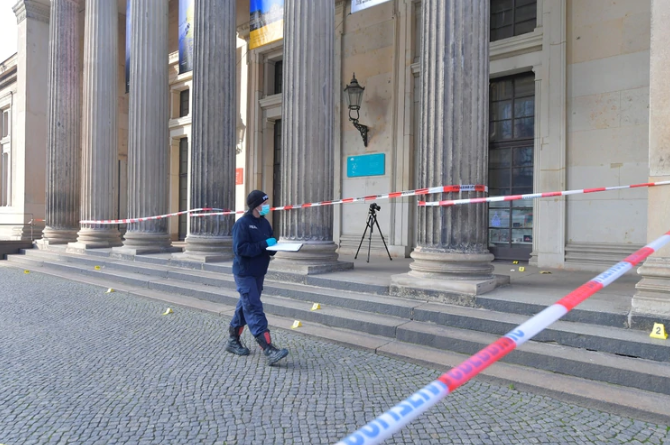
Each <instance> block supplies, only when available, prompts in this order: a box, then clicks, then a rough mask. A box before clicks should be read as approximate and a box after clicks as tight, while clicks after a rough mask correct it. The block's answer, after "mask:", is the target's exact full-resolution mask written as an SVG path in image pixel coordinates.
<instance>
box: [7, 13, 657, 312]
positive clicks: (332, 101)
mask: <svg viewBox="0 0 670 445" xmlns="http://www.w3.org/2000/svg"><path fill="white" fill-rule="evenodd" d="M296 1H297V0H286V1H285V17H284V19H285V23H284V26H285V28H284V29H285V35H284V39H283V40H282V41H278V42H275V43H272V44H269V45H265V46H262V47H260V48H257V49H253V50H250V49H249V29H250V28H249V0H238V1H237V2H236V4H231V3H230V2H225V1H222V0H218V1H217V0H198V4H199V5H202V6H201V7H200V10H201V11H205V10H206V8H212V9H211V11H217V14H219V15H213V14H209V15H206V14H205V15H201V16H197V17H196V23H195V25H194V26H195V29H196V33H197V32H199V31H198V25H199V24H200V25H201V26H200V30H202V33H201V34H199V37H198V36H196V41H197V42H199V43H196V46H195V48H194V71H192V72H187V73H183V74H179V69H178V65H179V60H178V46H179V42H178V39H179V23H178V21H179V19H178V10H179V4H178V3H179V2H178V0H158V1H156V0H151V1H144V0H137V1H136V2H134V3H135V4H132V5H131V8H133V9H131V14H133V11H134V13H135V14H137V16H136V17H137V23H138V26H137V28H134V27H132V26H131V33H130V35H131V36H132V38H131V40H132V45H131V48H132V51H131V60H130V62H131V75H130V91H129V92H128V93H126V89H125V57H124V54H123V48H125V46H126V29H125V28H126V23H127V20H126V19H127V17H126V10H127V9H126V2H125V1H123V0H119V1H118V2H117V3H116V4H113V2H108V1H106V0H86V1H85V0H51V1H48V0H20V1H18V2H17V4H16V6H15V7H14V11H15V13H16V15H17V20H18V24H19V31H18V32H19V39H18V41H19V49H18V53H17V55H15V56H13V57H11V58H10V59H8V60H6V61H4V62H2V64H1V65H0V112H2V116H3V120H2V122H3V127H2V133H1V134H2V139H0V145H1V146H2V156H3V157H2V164H1V165H0V167H2V168H1V169H0V173H1V174H2V177H1V179H2V182H0V235H1V236H4V237H10V238H27V237H29V236H30V232H31V229H32V231H33V236H35V233H37V234H39V235H41V234H42V231H44V242H45V243H46V244H48V243H72V244H71V247H72V249H86V248H97V247H114V248H116V249H119V252H125V253H130V254H137V253H142V252H146V251H155V250H160V251H170V250H171V242H174V241H177V240H185V242H186V247H185V249H184V253H183V255H189V256H191V257H194V258H200V259H202V260H203V261H214V260H217V259H218V260H220V259H225V258H229V256H230V248H229V246H230V230H229V228H230V224H231V219H230V218H227V217H222V218H218V219H212V220H210V221H208V222H205V221H204V220H203V221H200V220H198V221H197V222H193V221H195V220H191V224H189V218H187V217H179V218H176V217H175V218H171V219H169V220H162V221H153V222H147V223H141V224H134V225H129V226H127V227H126V226H120V227H116V226H113V227H102V226H94V225H84V226H82V225H80V224H79V223H78V221H79V220H80V219H94V220H95V219H110V218H115V217H127V216H132V217H137V216H150V215H153V214H160V213H168V212H176V211H178V210H183V209H187V208H193V207H201V206H212V207H219V206H220V207H225V208H230V207H233V204H231V203H230V202H231V200H233V197H234V202H235V203H234V207H235V208H236V209H243V208H244V197H245V196H246V193H248V192H249V191H250V190H252V189H256V188H258V189H262V190H264V191H266V192H267V193H268V194H269V195H270V196H271V197H272V203H273V204H274V205H286V204H301V203H303V202H311V201H320V200H329V199H334V198H340V197H358V196H366V195H374V194H383V193H388V192H392V191H401V190H411V189H415V188H422V187H433V186H438V185H449V184H474V183H482V182H483V183H486V184H487V185H488V186H489V194H490V195H498V194H512V193H514V194H517V193H528V192H531V191H535V192H541V191H542V192H544V191H557V190H566V189H582V188H591V187H602V186H613V185H625V184H634V183H643V182H647V181H648V180H651V179H653V180H663V179H667V176H668V175H669V174H670V170H669V167H667V166H666V163H667V161H666V160H667V159H668V156H667V155H668V151H669V150H670V148H669V147H670V145H669V144H668V142H669V141H668V140H669V139H670V132H669V130H667V129H666V128H665V127H666V126H665V125H664V122H668V119H669V113H670V105H668V104H669V103H670V88H669V87H667V86H666V85H665V84H664V82H663V81H662V79H663V78H664V74H665V73H667V72H668V71H670V55H669V54H668V52H667V49H666V47H665V46H664V45H663V43H662V42H663V39H664V38H665V36H664V33H666V34H667V32H666V30H665V29H664V28H663V27H662V26H660V25H655V24H659V23H663V19H664V18H665V19H667V18H668V15H669V14H670V4H668V2H665V1H664V0H643V1H640V0H619V1H611V0H593V1H588V2H583V1H578V0H475V1H470V0H467V1H466V0H390V1H387V2H385V3H382V4H380V5H378V6H374V7H371V8H368V9H365V10H363V11H360V12H356V13H354V14H352V13H351V2H350V1H348V0H311V1H310V3H309V5H310V7H308V8H303V9H300V10H299V11H296V10H294V9H292V8H295V6H296ZM138 8H144V9H138ZM197 9H198V8H196V10H197ZM291 14H294V15H291ZM196 15H197V13H196ZM145 16H150V17H152V19H151V20H148V21H147V22H146V23H144V22H142V20H143V18H142V17H145ZM233 17H234V18H235V20H232V19H233ZM133 18H134V17H131V20H132V19H133ZM215 20H216V23H218V24H219V25H220V26H214V27H210V26H206V25H209V24H210V23H214V21H215ZM131 23H135V21H131ZM50 24H51V27H50ZM55 25H57V26H55ZM324 29H328V30H332V33H325V32H324V31H323V30H324ZM112 36H116V38H112ZM305 36H308V38H306V37H305ZM110 42H112V43H113V44H112V43H110ZM213 42H216V44H214V43H213ZM447 42H448V43H449V44H447ZM459 58H460V59H459ZM459 60H460V63H458V62H459ZM233 65H234V69H233ZM222 67H223V68H222ZM353 73H355V76H356V78H357V79H358V82H359V83H360V84H361V85H362V86H364V87H365V93H364V97H363V103H362V107H361V110H360V123H361V124H364V125H366V126H368V128H369V134H368V143H367V146H366V145H364V143H363V140H362V138H361V135H360V134H359V132H358V130H357V129H356V128H355V127H354V126H353V125H352V124H351V123H350V122H349V113H348V109H347V105H346V101H345V96H344V95H345V93H344V87H345V86H346V84H348V83H349V81H350V80H351V78H352V75H353ZM102 86H106V87H102ZM324 91H330V92H331V93H330V94H324ZM162 92H164V93H162ZM303 93H305V94H303ZM114 97H115V98H116V99H117V100H116V101H114V100H113V98H114ZM213 110H220V113H218V114H217V113H216V111H213ZM110 130H112V131H110ZM487 135H488V136H487ZM365 155H378V157H377V159H381V157H379V155H383V164H382V166H381V169H382V171H381V172H380V171H377V172H376V173H375V174H373V175H365V174H363V175H360V174H354V173H352V169H353V166H355V164H356V163H363V162H364V161H365V159H366V158H365ZM73 159H77V160H76V162H72V161H73ZM361 165H362V164H361ZM45 190H46V193H45V192H44V191H45ZM666 190H667V191H666ZM475 196H483V194H481V193H474V192H462V193H460V194H445V195H433V196H430V197H429V198H430V200H436V199H443V198H446V197H475ZM669 196H670V189H665V188H656V189H651V190H648V189H636V190H625V191H619V192H607V193H600V194H588V195H575V196H570V197H567V198H556V199H546V200H536V201H533V202H524V201H518V202H515V203H514V204H510V203H505V204H504V206H503V205H500V206H494V205H491V206H488V207H486V206H481V205H478V206H469V207H467V208H466V207H462V208H459V209H419V208H418V207H417V206H416V198H402V199H397V200H392V201H380V202H378V204H379V205H380V206H381V208H382V209H381V210H380V211H379V212H378V220H379V224H380V226H381V229H382V232H383V233H384V235H385V237H386V240H387V242H388V244H389V251H390V253H391V255H393V256H396V257H407V256H410V255H411V256H412V257H413V258H414V260H415V261H414V263H412V268H411V270H410V271H408V274H406V276H402V277H397V278H396V282H397V284H399V285H402V286H408V287H417V286H418V287H421V284H419V282H421V283H426V282H430V280H432V279H437V281H438V282H444V281H447V282H449V283H453V285H448V286H447V287H446V290H454V289H455V290H458V291H463V292H469V293H472V292H475V293H476V292H477V290H476V289H480V290H482V289H484V290H485V289H488V288H490V286H491V285H492V284H491V283H492V281H491V280H492V279H493V278H492V276H491V266H490V263H491V261H492V260H493V259H494V258H496V259H508V260H509V259H518V260H529V261H530V263H531V264H536V265H539V266H541V267H548V268H550V267H554V268H565V269H575V270H591V271H600V270H602V269H603V268H604V267H606V266H608V265H611V264H612V263H614V262H616V261H619V260H620V259H621V258H623V257H625V256H626V255H628V254H629V253H631V252H633V251H635V250H636V249H638V248H639V247H641V246H642V245H644V244H645V243H646V242H647V241H648V240H650V239H654V238H656V237H657V236H658V235H659V234H661V233H663V232H664V231H666V230H670V218H669V217H668V215H667V213H668V212H667V211H666V210H664V209H667V208H668V206H667V203H668V199H669ZM367 213H368V205H363V204H348V205H342V206H334V207H329V208H326V207H322V208H318V209H305V210H293V211H289V212H276V213H275V214H273V215H271V217H270V218H271V220H272V222H273V224H274V226H275V229H276V230H277V231H278V233H280V234H281V236H282V237H284V238H287V239H298V240H302V241H304V242H306V248H305V249H304V250H303V251H301V253H300V254H299V255H298V256H287V257H286V258H283V259H282V258H279V259H278V261H277V264H278V265H280V266H281V264H282V263H284V264H285V266H286V267H290V266H295V265H296V264H297V265H299V268H301V269H300V270H304V271H306V272H310V271H312V272H314V271H318V270H330V269H333V268H347V267H350V266H349V265H347V264H343V263H342V262H341V261H339V260H338V253H339V254H340V255H342V254H348V253H353V252H354V251H355V250H356V248H357V246H358V243H359V241H360V237H361V235H362V232H363V230H364V228H365V222H366V217H367ZM41 220H46V221H45V222H41ZM40 223H41V224H42V226H40ZM666 226H667V227H666ZM373 254H379V255H386V252H385V249H384V247H383V245H382V243H381V239H380V238H379V237H374V238H373ZM667 257H670V253H668V251H667V250H665V251H662V252H660V253H659V254H657V255H656V256H655V257H654V258H653V259H651V260H649V261H647V263H645V266H643V267H642V268H641V270H640V273H641V274H642V280H641V282H640V285H639V291H638V295H637V296H636V297H635V298H636V301H637V303H635V304H637V307H639V308H640V309H639V310H641V311H643V312H652V313H653V312H659V311H660V312H663V311H667V312H670V304H669V303H668V298H670V297H669V296H668V295H669V294H668V293H669V292H670V281H668V278H669V277H670V269H668V267H669V266H670V260H667ZM324 268H325V269H324ZM494 281H495V280H494ZM463 283H466V284H465V285H464V284H463ZM467 283H469V284H467ZM424 285H425V284H424ZM658 301H662V302H664V303H663V304H662V305H661V306H658V305H657V302H658ZM650 302H653V303H650Z"/></svg>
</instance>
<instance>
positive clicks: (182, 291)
mask: <svg viewBox="0 0 670 445" xmlns="http://www.w3.org/2000/svg"><path fill="white" fill-rule="evenodd" d="M8 264H9V265H14V266H18V267H20V268H31V269H33V270H38V271H41V272H45V273H48V274H52V275H56V276H62V277H67V278H69V279H74V280H76V281H83V282H91V281H93V282H96V283H99V285H103V287H104V286H109V287H114V288H120V289H124V288H125V287H128V288H131V289H144V290H147V291H150V292H155V293H158V294H159V295H163V296H165V297H169V296H172V297H171V298H174V296H175V295H179V296H186V297H189V298H196V299H199V300H200V301H203V300H205V301H204V302H203V303H209V304H223V305H226V306H229V307H234V305H235V304H236V302H237V294H236V293H235V292H234V291H233V290H230V289H222V288H219V287H214V286H208V285H204V284H197V283H190V282H183V281H180V280H174V279H170V278H162V277H151V276H147V275H143V274H137V273H133V272H125V271H119V270H111V269H108V268H102V269H101V270H99V271H98V270H95V269H92V268H88V267H87V268H84V269H82V268H80V267H77V266H76V265H73V264H67V263H65V264H63V263H50V262H48V261H44V260H43V259H38V258H35V257H32V258H31V257H26V256H20V255H12V256H10V258H9V261H8ZM263 301H264V307H265V309H266V311H267V313H268V314H272V315H274V316H280V317H286V318H291V319H294V320H300V321H302V322H303V323H318V324H321V325H326V326H330V327H332V328H338V329H342V328H343V329H347V330H349V331H353V333H354V334H361V335H363V334H365V335H375V336H379V337H385V338H388V339H389V340H397V341H401V342H405V343H413V344H416V345H421V346H428V347H434V348H438V349H443V350H447V351H452V352H456V353H462V354H473V353H476V352H477V351H479V350H480V349H482V348H483V347H485V346H486V345H488V344H490V343H492V342H493V341H495V340H496V339H497V338H499V336H497V335H494V334H490V333H486V332H477V331H472V330H465V329H459V328H454V327H447V326H440V325H437V324H434V323H431V322H428V321H412V320H409V319H404V318H401V317H393V316H389V315H381V314H373V313H369V312H362V311H357V310H352V309H344V308H340V307H330V306H326V307H323V308H322V309H321V310H318V311H311V310H310V308H311V304H308V303H307V302H305V301H300V300H292V299H289V298H285V297H278V296H272V295H265V296H264V297H263ZM433 305H434V304H433ZM461 309H462V308H461ZM470 310H474V309H470ZM479 311H480V312H483V311H481V310H479ZM503 361H505V362H507V363H513V364H518V365H522V366H527V367H532V368H536V369H541V370H545V371H551V372H556V373H561V374H566V375H572V376H576V377H580V378H585V379H590V380H594V381H600V382H605V383H610V384H616V385H622V386H627V387H630V388H638V389H642V390H645V391H653V392H658V393H662V394H669V395H670V367H668V366H667V364H666V363H658V362H653V361H650V360H644V359H633V358H629V357H622V356H617V355H614V354H609V353H605V352H594V351H588V350H586V349H580V348H571V347H565V346H561V345H555V344H551V343H540V342H535V341H530V342H528V343H526V344H525V345H523V346H522V347H521V348H520V349H519V350H517V351H513V352H512V353H511V354H509V355H508V356H507V357H505V358H504V359H503Z"/></svg>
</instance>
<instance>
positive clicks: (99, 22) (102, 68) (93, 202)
mask: <svg viewBox="0 0 670 445" xmlns="http://www.w3.org/2000/svg"><path fill="white" fill-rule="evenodd" d="M85 17H86V19H85V29H84V90H83V91H84V107H83V112H82V137H81V144H82V172H81V177H82V187H81V219H82V220H104V219H116V216H117V213H118V212H117V209H118V206H117V203H118V147H117V132H118V128H117V124H116V114H117V101H118V94H117V90H118V89H117V83H118V79H117V77H118V76H117V72H118V70H117V65H118V63H119V60H118V12H117V4H116V3H115V2H110V1H108V0H88V1H87V2H86V12H85ZM120 245H121V238H120V236H119V231H118V229H117V228H116V226H101V225H90V224H86V225H82V228H81V230H80V231H79V234H78V237H77V242H76V243H71V244H70V248H84V249H86V248H96V247H114V246H120Z"/></svg>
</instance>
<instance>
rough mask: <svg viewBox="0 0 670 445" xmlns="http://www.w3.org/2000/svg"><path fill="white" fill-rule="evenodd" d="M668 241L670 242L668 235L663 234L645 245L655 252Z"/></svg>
mask: <svg viewBox="0 0 670 445" xmlns="http://www.w3.org/2000/svg"><path fill="white" fill-rule="evenodd" d="M668 242H670V235H663V236H662V237H660V238H659V239H657V240H654V241H652V242H651V243H649V244H647V245H646V246H645V247H649V248H651V249H654V252H656V251H658V250H659V249H660V248H661V247H663V246H665V245H666V244H667V243H668Z"/></svg>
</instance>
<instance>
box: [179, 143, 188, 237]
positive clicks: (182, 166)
mask: <svg viewBox="0 0 670 445" xmlns="http://www.w3.org/2000/svg"><path fill="white" fill-rule="evenodd" d="M184 210H188V138H181V139H179V211H180V212H183V211H184ZM187 222H188V215H179V241H184V240H185V239H186V235H187V234H188V233H187V232H188V224H187Z"/></svg>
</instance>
